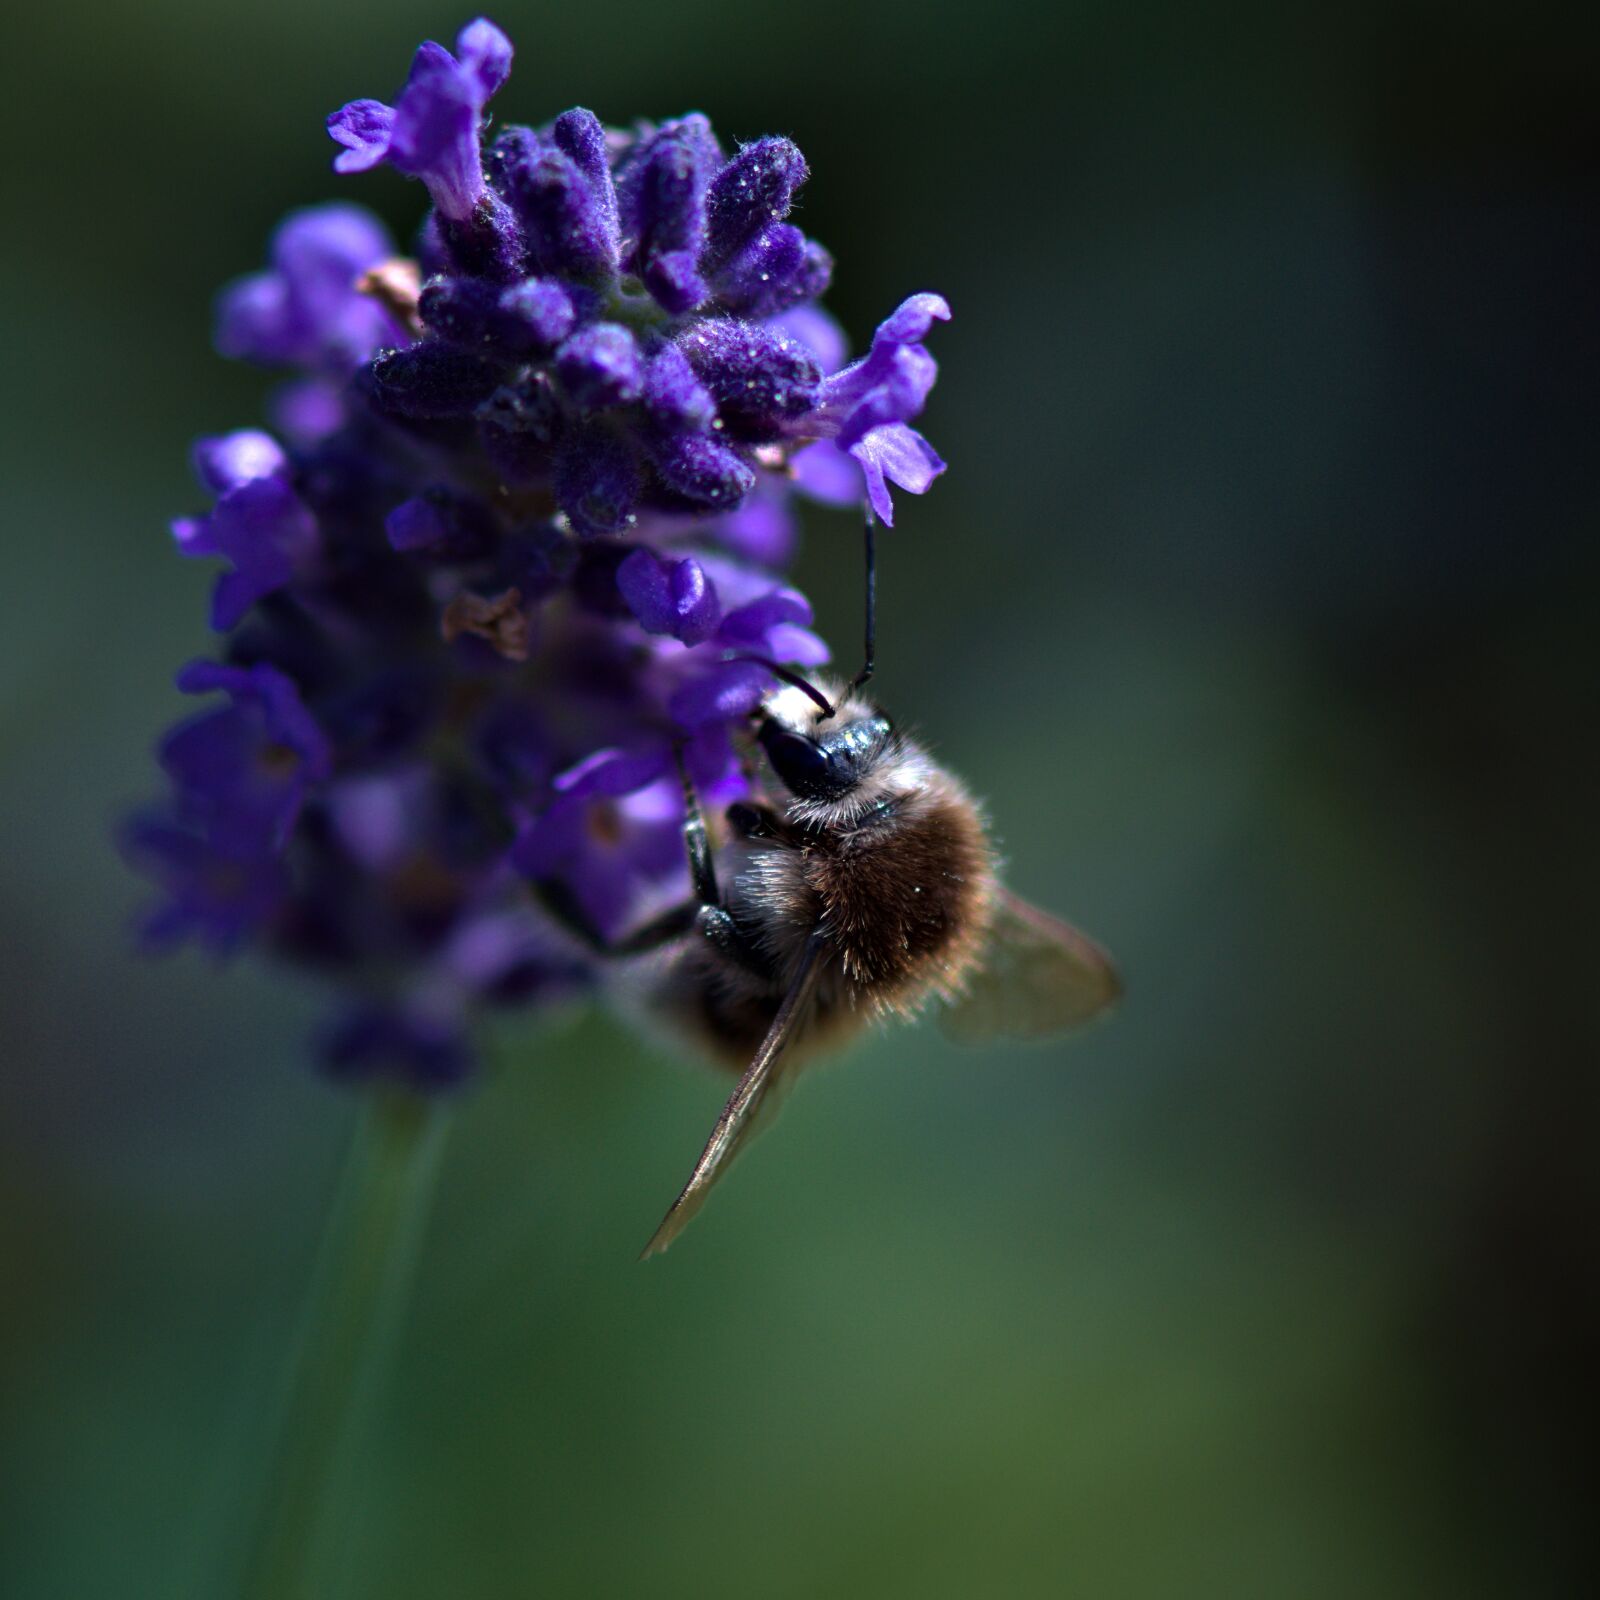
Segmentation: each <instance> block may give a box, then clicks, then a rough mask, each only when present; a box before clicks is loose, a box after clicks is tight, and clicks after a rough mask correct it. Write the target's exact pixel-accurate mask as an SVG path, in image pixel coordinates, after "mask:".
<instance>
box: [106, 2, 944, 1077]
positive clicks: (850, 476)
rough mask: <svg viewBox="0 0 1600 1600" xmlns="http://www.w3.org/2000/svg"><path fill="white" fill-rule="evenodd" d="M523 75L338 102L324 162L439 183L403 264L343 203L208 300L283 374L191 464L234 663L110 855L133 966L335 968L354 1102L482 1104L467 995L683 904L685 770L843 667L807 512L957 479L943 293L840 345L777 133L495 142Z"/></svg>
mask: <svg viewBox="0 0 1600 1600" xmlns="http://www.w3.org/2000/svg"><path fill="white" fill-rule="evenodd" d="M400 65H401V63H400V61H399V60H398V58H397V59H396V60H395V61H393V62H390V63H379V64H378V66H377V67H376V68H375V80H376V83H377V85H378V86H380V87H381V86H382V84H384V83H385V82H389V83H392V82H394V81H395V80H396V79H397V78H398V77H399V76H400V75H401V74H400V72H399V70H398V69H399V67H400ZM511 65H512V48H511V43H510V41H509V39H507V37H506V35H505V34H504V33H503V32H501V30H500V29H499V28H498V27H496V26H495V25H494V24H493V23H490V22H488V21H486V20H484V19H479V20H477V21H475V22H473V23H470V24H469V25H468V26H467V27H466V28H464V29H463V30H462V31H461V33H460V34H459V35H458V36H457V37H456V40H455V43H454V47H453V49H447V48H445V47H444V46H443V45H441V44H438V43H435V42H432V41H429V42H426V43H424V44H423V45H421V46H420V47H419V49H418V50H417V51H416V53H415V56H414V58H413V60H412V63H411V68H410V72H409V75H407V76H406V77H405V81H404V83H403V84H402V85H401V87H400V88H399V89H398V91H397V92H396V93H395V94H394V96H393V98H392V100H389V101H383V100H376V99H361V100H353V101H351V102H349V103H348V104H347V105H345V106H343V107H342V108H341V109H340V110H338V111H336V112H335V113H334V114H333V115H332V116H331V117H330V118H329V119H328V125H327V127H328V133H329V135H330V137H331V138H332V140H333V141H334V143H335V144H336V145H337V146H338V147H339V151H338V154H337V157H336V159H335V161H334V163H333V164H334V167H335V169H336V170H337V171H338V172H340V173H343V174H357V173H361V172H365V171H367V170H369V169H371V168H372V167H375V166H378V165H380V164H387V165H389V166H392V167H394V168H395V169H396V170H398V171H399V172H401V173H403V174H405V175H407V176H409V177H412V178H415V179H417V180H418V181H419V182H420V184H421V185H422V186H423V189H424V190H425V191H426V194H425V198H426V200H427V201H428V202H429V204H428V208H427V213H426V216H425V217H424V218H423V220H422V225H421V227H420V229H418V230H416V232H415V234H414V237H415V238H416V241H417V245H416V251H415V256H414V258H408V257H403V256H400V255H397V254H396V251H395V248H394V245H393V243H392V241H391V239H390V238H389V236H388V234H387V232H386V231H385V229H384V228H383V226H382V225H381V224H380V223H379V222H378V221H377V220H376V218H374V217H372V216H371V215H369V214H368V213H367V212H365V211H364V210H362V209H361V208H360V207H358V206H355V205H352V204H349V203H346V202H342V201H341V202H336V203H332V204H325V205H319V206H313V207H309V208H306V209H303V210H299V211H295V212H293V213H291V214H290V216H289V217H287V218H286V219H285V220H284V222H283V224H282V225H281V226H280V228H279V229H278V230H277V232H276V233H275V234H274V236H273V240H272V243H271V246H270V252H269V254H270V260H269V262H268V265H267V266H266V267H265V269H263V270H262V271H259V272H256V273H253V274H250V275H249V276H247V277H244V278H241V279H240V280H238V281H237V282H235V283H234V284H232V285H230V286H228V287H227V288H226V289H225V290H224V291H223V294H222V296H221V298H220V299H219V302H218V306H217V333H216V339H217V345H218V348H219V350H220V351H221V352H222V353H223V354H224V355H228V356H232V357H237V358H242V359H246V360H250V361H255V362H259V363H261V364H263V365H267V366H271V367H273V368H276V369H279V370H280V371H284V372H286V373H287V375H288V382H287V384H286V385H285V386H284V387H283V388H281V389H279V390H278V391H277V392H276V394H275V395H274V397H273V398H272V400H271V402H270V405H271V413H272V416H273V419H274V425H275V426H274V431H273V432H270V433H269V432H267V431H265V430H262V429H255V428H246V429H238V430H235V431H232V432H226V433H218V434H216V435H214V436H209V437H207V438H205V439H203V440H202V441H201V442H200V443H199V444H198V445H197V447H196V449H195V452H194V468H195V475H196V478H197V480H198V483H199V488H200V492H201V493H202V494H203V495H204V496H205V499H206V504H205V506H204V508H203V509H201V510H200V511H198V513H197V514H195V515H191V516H186V517H182V518H179V519H178V520H176V521H175V522H174V523H173V525H172V534H173V538H174V541H175V543H176V545H177V548H178V551H179V553H180V554H181V555H183V556H185V557H187V558H193V559H202V560H212V561H216V562H217V563H218V564H219V572H218V576H217V580H216V585H215V589H214V592H213V596H212V602H211V609H210V616H209V622H210V625H211V628H212V630H213V631H214V633H215V634H216V636H217V655H218V658H219V659H217V660H215V661H202V662H194V663H191V664H190V665H189V666H188V667H186V668H184V669H183V671H182V672H181V673H180V674H179V677H178V687H179V689H180V690H181V691H182V692H183V693H184V694H186V695H192V696H196V697H199V698H198V699H197V701H196V705H197V709H196V710H194V711H193V713H192V714H191V715H190V716H188V717H186V718H184V719H183V720H182V721H180V722H179V723H178V724H177V726H176V727H174V728H173V729H171V730H170V731H169V732H168V733H167V734H166V736H165V737H164V738H163V739H162V741H161V743H160V747H159V759H160V764H161V767H162V769H163V772H164V774H165V777H166V780H167V783H168V793H167V796H166V798H165V799H164V800H163V801H162V802H161V803H159V804H158V805H155V806H153V807H150V808H148V809H146V810H144V811H142V812H140V813H139V814H138V816H137V817H134V818H132V819H130V820H129V822H128V823H127V825H126V826H125V828H124V829H123V830H122V834H121V844H122V847H123V849H124V851H125V853H126V854H127V856H128V859H129V860H130V862H131V863H132V864H133V865H134V866H135V867H137V868H138V870H140V871H142V872H144V873H146V874H147V875H148V876H149V877H150V878H151V879H152V880H153V881H154V883H155V885H156V888H157V893H158V899H157V903H156V904H155V905H154V906H153V907H152V908H151V909H150V911H149V912H148V914H147V915H146V916H145V918H144V919H143V922H142V924H141V927H142V933H143V937H144V938H145V940H146V941H147V942H148V943H149V944H150V945H151V946H152V947H155V948H168V947H171V946H172V945H174V944H177V943H181V942H184V941H189V942H194V943H198V944H201V945H203V946H205V947H206V948H208V949H211V950H213V951H215V952H217V953H219V954H226V953H231V952H233V951H236V950H239V949H241V948H244V947H252V946H253V947H254V948H256V949H258V950H260V951H262V952H264V953H266V952H270V953H271V954H272V955H274V956H276V957H278V958H280V959H282V960H284V961H286V962H288V963H290V964H293V965H298V966H299V967H301V968H302V969H304V970H306V971H308V972H316V973H318V974H320V975H322V976H323V978H324V979H325V980H326V981H327V982H328V983H329V984H330V986H331V988H332V990H333V994H334V1002H335V1011H336V1015H335V1016H334V1018H333V1020H332V1021H331V1022H330V1023H329V1025H328V1026H327V1027H326V1028H325V1029H324V1030H323V1031H322V1034H321V1035H320V1046H319V1048H320V1050H321V1054H322V1059H323V1062H324V1065H325V1066H326V1067H327V1069H328V1070H329V1071H330V1072H331V1073H333V1074H334V1075H336V1076H338V1077H340V1078H342V1079H346V1080H351V1081H367V1080H370V1079H372V1078H374V1077H385V1076H386V1077H389V1078H392V1079H397V1080H399V1081H402V1082H405V1083H407V1084H409V1085H412V1086H414V1087H419V1088H430V1089H443V1088H447V1087H450V1086H453V1085H455V1084H458V1083H460V1082H461V1081H462V1080H463V1079H464V1078H466V1077H468V1076H469V1075H470V1071H471V1065H472V1059H473V1056H472V1048H471V1036H472V1031H473V1028H474V1026H475V1024H476V1023H477V1021H478V1019H479V1018H480V1017H481V1016H482V1015H483V1014H484V1013H485V1012H486V1011H488V1010H490V1009H492V1008H495V1007H501V1006H508V1005H517V1006H529V1005H536V1004H541V1003H544V1002H546V1001H548V1000H549V999H551V998H552V997H558V996H561V995H564V994H570V993H573V992H575V991H577V990H581V989H582V988H584V987H585V986H586V985H588V984H589V983H591V982H592V981H593V980H594V978H595V975H596V970H597V958H596V956H595V953H594V947H595V944H596V942H597V941H598V942H601V943H603V942H604V941H606V940H611V939H616V938H619V937H621V936H623V935H625V934H626V933H628V932H629V931H630V930H634V929H637V928H638V927H639V926H640V924H641V922H642V921H645V920H649V919H650V918H651V917H653V916H654V915H656V914H658V913H659V912H660V911H661V910H662V909H663V908H664V907H666V906H668V905H670V904H671V903H672V902H673V900H674V899H679V900H682V899H686V898H687V897H688V895H689V893H690V885H689V878H688V872H687V867H686V857H685V849H684V844H683V838H682V825H683V809H684V802H683V788H682V782H681V779H680V776H679V769H678V758H679V756H680V755H681V758H682V760H683V762H684V765H685V766H686V768H687V770H688V772H689V775H690V778H691V781H692V783H693V784H694V786H695V788H696V790H697V792H698V793H699V795H700V796H701V798H702V801H703V802H704V803H705V805H706V806H707V808H708V810H714V809H715V808H717V807H724V806H727V805H728V804H730V803H733V802H736V801H739V800H740V799H741V798H742V797H743V796H744V795H745V793H746V792H747V788H748V777H747V767H746V762H745V760H744V759H743V758H742V755H741V752H743V751H747V750H748V718H749V716H750V714H751V712H752V711H753V710H754V709H755V708H756V707H757V706H758V705H759V704H760V701H761V699H762V696H763V695H764V694H765V693H766V692H767V691H768V690H769V689H770V687H771V685H772V684H773V682H774V681H775V678H774V674H773V665H774V664H777V665H780V666H784V665H787V666H795V667H800V668H806V669H809V668H813V667H816V666H817V665H820V664H821V663H823V662H825V661H826V660H827V659H828V648H827V646H826V644H825V643H824V642H823V641H822V640H821V639H820V638H819V637H818V636H817V635H816V634H815V633H814V632H813V631H812V629H811V621H812V619H811V608H810V606H809V604H808V603H807V602H806V600H805V598H804V596H803V595H801V594H799V593H798V592H797V591H796V590H794V589H793V588H791V587H789V586H787V585H786V584H785V583H784V582H783V579H782V569H783V567H784V565H785V564H786V562H787V561H788V559H789V556H790V554H791V553H792V551H793V549H794V546H795V541H796V528H795V516H794V510H793V500H794V497H795V495H796V494H799V495H810V496H812V497H813V498H816V499H819V500H822V501H824V502H828V503H849V502H853V503H855V504H857V505H859V504H860V503H861V501H862V500H863V499H866V500H869V501H870V503H871V504H872V505H873V506H874V508H875V509H876V510H877V511H878V514H879V515H880V517H881V518H882V520H883V521H885V522H888V521H890V520H892V502H891V500H890V486H891V485H893V486H895V487H898V488H900V489H902V490H905V491H907V492H911V493H918V494H920V493H922V492H923V491H924V490H926V489H927V488H928V487H929V485H930V484H931V483H932V481H933V479H934V478H935V477H936V476H937V475H938V474H939V473H940V472H941V471H942V470H943V468H944V463H943V462H942V461H941V460H940V459H939V457H938V456H937V455H936V454H935V453H934V451H933V449H932V446H931V445H929V444H928V443H927V441H926V440H925V439H923V438H922V436H921V434H920V433H918V432H916V431H915V429H914V428H913V427H912V426H911V423H912V422H913V421H914V420H915V419H916V418H917V417H918V416H919V415H920V413H921V411H922V409H923V406H924V404H925V403H926V400H927V397H928V394H929V391H930V389H931V387H932V385H933V382H934V378H935V374H936V370H937V369H936V367H935V365H934V362H933V358H932V356H931V355H930V354H929V352H928V351H927V349H926V348H925V347H924V343H923V341H924V339H925V337H926V336H927V335H928V333H929V332H930V330H931V329H932V328H933V327H934V325H935V324H936V323H937V322H939V321H942V320H944V319H945V318H947V317H948V316H949V307H948V306H947V305H946V304H945V302H944V301H943V300H942V299H941V298H940V297H939V296H937V295H934V294H917V295H913V296H911V297H910V298H909V299H907V300H906V301H904V302H903V303H902V305H901V306H900V307H899V308H898V309H897V310H895V311H894V312H892V313H891V315H890V316H889V317H887V318H886V319H885V320H884V321H883V322H882V323H881V324H880V325H879V327H878V330H877V333H876V335H875V337H874V339H873V341H872V344H871V347H870V349H869V350H868V352H867V354H866V355H864V356H862V357H861V358H860V359H858V360H857V361H854V362H850V363H847V362H846V360H845V355H844V351H845V342H844V335H843V332H842V330H841V329H840V328H839V327H838V325H837V324H836V323H834V322H833V321H832V319H831V318H830V317H829V316H828V314H827V313H826V312H825V311H824V310H823V309H822V308H821V306H820V304H819V300H820V298H821V296H822V295H823V294H824V293H825V292H826V290H827V288H828V285H829V283H830V280H831V276H832V271H833V258H832V257H831V255H830V254H829V253H828V251H827V250H826V249H825V248H824V247H823V246H822V245H821V244H819V243H818V242H817V241H816V240H813V239H810V238H808V237H807V236H806V235H805V234H804V233H803V232H802V231H801V230H800V229H799V228H798V227H797V226H795V225H794V224H793V223H792V222H791V221H790V220H789V218H790V214H791V211H792V209H793V206H794V202H795V199H796V196H797V194H798V192H799V190H800V189H801V187H802V186H803V185H804V184H805V183H806V181H807V180H808V178H809V176H810V174H809V169H808V167H807V165H806V162H805V160H804V157H803V156H802V155H801V153H800V151H799V150H798V148H796V146H795V145H794V144H793V143H792V141H790V140H788V139H785V138H781V137H768V138H762V139H757V140H754V141H753V142H751V143H747V144H744V145H742V146H738V147H726V146H724V145H723V144H722V142H721V141H720V140H719V139H718V137H717V135H716V133H715V131H714V130H713V129H712V127H711V125H710V123H709V122H708V121H707V120H706V119H705V118H704V117H703V116H700V115H699V114H689V115H686V116H683V117H679V118H674V119H668V120H666V121H662V122H659V123H654V124H649V123H635V122H625V121H619V124H618V125H617V126H610V127H608V126H606V125H605V124H603V123H602V122H601V121H600V119H599V118H598V117H597V116H596V115H595V114H594V113H593V112H590V111H587V110H584V109H582V108H575V109H572V110H568V111H565V112H563V113H562V114H560V115H559V116H556V117H554V118H553V119H551V120H550V121H548V122H545V123H542V124H539V125H538V126H527V125H523V124H519V123H507V122H504V121H502V120H499V119H497V120H496V121H495V122H494V123H493V124H492V126H491V123H490V121H489V117H488V108H489V104H490V101H491V100H493V99H494V98H495V97H496V96H497V95H498V94H500V92H501V91H502V90H503V89H504V87H505V84H506V82H507V80H508V77H509V75H510V71H511Z"/></svg>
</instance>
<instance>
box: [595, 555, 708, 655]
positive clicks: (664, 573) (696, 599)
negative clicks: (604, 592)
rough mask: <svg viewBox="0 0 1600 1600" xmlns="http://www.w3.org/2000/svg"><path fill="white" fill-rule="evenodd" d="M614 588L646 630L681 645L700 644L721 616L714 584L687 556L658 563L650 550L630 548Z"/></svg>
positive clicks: (702, 569)
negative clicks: (630, 553)
mask: <svg viewBox="0 0 1600 1600" xmlns="http://www.w3.org/2000/svg"><path fill="white" fill-rule="evenodd" d="M617 588H618V589H619V590H620V591H621V593H622V598H623V599H624V600H626V601H627V603H628V609H629V610H630V611H632V612H633V614H634V616H636V617H637V618H638V619H639V626H640V627H642V628H643V629H644V630H645V632H646V633H663V634H669V635H670V636H671V637H672V638H674V639H676V640H677V641H678V642H679V643H680V644H701V643H703V642H704V641H705V640H707V639H709V638H710V637H711V635H712V634H713V633H715V632H716V631H717V624H718V623H719V622H721V620H722V607H721V606H720V605H719V604H718V603H717V590H716V586H715V585H714V584H713V583H712V582H711V580H710V579H709V578H708V577H707V576H706V572H705V568H704V567H702V566H701V565H700V563H699V562H698V561H695V560H692V559H690V560H685V561H663V560H662V559H661V557H660V556H658V555H656V553H655V552H654V551H653V550H650V549H647V548H641V549H638V550H635V551H634V552H633V554H632V555H631V556H629V557H628V559H627V560H626V561H624V562H623V563H622V565H621V566H620V567H618V568H617Z"/></svg>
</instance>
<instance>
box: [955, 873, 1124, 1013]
mask: <svg viewBox="0 0 1600 1600" xmlns="http://www.w3.org/2000/svg"><path fill="white" fill-rule="evenodd" d="M1121 994H1122V979H1121V978H1120V977H1119V976H1118V975H1117V969H1116V967H1115V966H1114V965H1113V964H1112V961H1111V957H1110V956H1108V955H1107V954H1106V953H1105V951H1104V950H1102V949H1101V948H1100V946H1099V945H1097V944H1096V943H1095V942H1094V940H1093V939H1091V938H1090V937H1089V936H1088V935H1087V934H1084V933H1079V932H1078V930H1077V929H1076V928H1074V927H1073V926H1072V925H1071V924H1070V923H1067V922H1063V921H1062V920H1061V919H1060V918H1059V917H1052V916H1051V915H1050V913H1049V912H1048V911H1041V910H1040V909H1039V908H1038V907H1037V906H1031V905H1029V904H1028V902H1027V901H1026V900H1021V899H1019V898H1018V897H1017V896H1016V895H1014V894H1012V893H1011V892H1010V891H1009V890H1008V889H1002V890H1001V891H1000V893H999V898H998V901H997V903H996V906H995V913H994V924H993V926H992V928H991V929H990V932H989V948H988V949H987V951H985V953H984V959H983V964H982V966H981V967H980V969H979V971H978V973H977V974H976V976H975V977H974V978H973V979H972V981H971V983H970V985H969V986H968V988H967V992H966V993H965V994H964V995H963V996H962V998H961V999H959V1000H957V1001H956V1002H955V1003H954V1004H953V1005H950V1006H947V1007H946V1008H945V1010H944V1011H943V1012H942V1013H941V1014H940V1017H939V1025H940V1027H941V1028H942V1029H943V1030H944V1032H945V1033H946V1034H948V1035H949V1037H950V1038H952V1039H955V1040H956V1041H958V1042H959V1043H961V1044H981V1043H982V1042H983V1041H984V1040H985V1039H996V1038H1010V1039H1041V1038H1044V1037H1045V1036H1046V1035H1048V1034H1052V1033H1062V1032H1064V1031H1065V1030H1067V1029H1068V1028H1078V1027H1082V1026H1083V1024H1084V1023H1086V1022H1091V1021H1093V1019H1094V1018H1096V1017H1098V1016H1100V1015H1101V1014H1102V1013H1104V1012H1105V1011H1107V1010H1108V1009H1109V1008H1110V1007H1111V1006H1112V1005H1114V1004H1115V1003H1116V1001H1117V1000H1118V999H1119V998H1120V997H1121Z"/></svg>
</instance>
